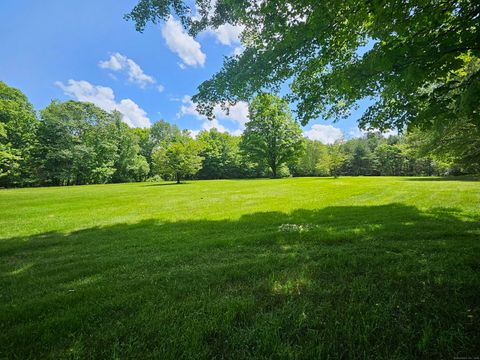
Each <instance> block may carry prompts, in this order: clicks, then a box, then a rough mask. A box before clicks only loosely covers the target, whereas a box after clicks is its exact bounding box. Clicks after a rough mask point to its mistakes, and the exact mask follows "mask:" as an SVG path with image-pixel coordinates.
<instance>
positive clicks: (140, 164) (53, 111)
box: [0, 82, 478, 187]
mask: <svg viewBox="0 0 480 360" xmlns="http://www.w3.org/2000/svg"><path fill="white" fill-rule="evenodd" d="M249 118H250V120H249V122H248V123H247V124H246V129H245V131H244V133H243V135H241V136H233V135H230V134H228V133H221V132H219V131H218V130H216V129H211V130H209V131H206V130H204V131H201V132H200V133H199V134H198V135H197V136H196V138H195V139H193V138H192V137H191V134H190V133H189V131H188V130H181V129H180V128H178V127H177V126H176V125H174V124H170V123H168V122H166V121H164V120H159V121H157V122H155V123H154V124H153V125H152V126H151V127H150V128H145V129H140V128H130V127H129V126H128V125H126V124H125V123H124V122H123V121H122V115H121V114H120V113H119V112H116V111H114V112H111V113H109V112H106V111H104V110H102V109H100V108H99V107H97V106H95V105H94V104H91V103H85V102H79V101H72V100H70V101H66V102H60V101H58V100H54V101H52V102H51V103H50V104H49V105H48V106H47V107H46V108H45V109H42V110H40V111H39V112H38V114H37V112H36V111H35V110H34V108H33V106H32V105H31V103H30V102H29V101H28V99H27V97H26V96H25V95H24V94H23V93H22V92H21V91H20V90H18V89H15V88H12V87H9V86H7V85H6V84H5V83H2V82H0V186H1V187H23V186H49V185H56V186H63V185H81V184H99V183H117V182H132V181H146V180H160V179H164V180H176V181H177V182H180V181H181V180H182V179H230V178H256V177H269V176H271V177H285V176H340V175H367V176H368V175H394V176H395V175H444V174H450V173H454V174H458V173H462V172H469V171H470V172H471V171H472V170H473V171H478V167H476V168H475V167H473V168H472V166H471V165H472V162H471V161H470V160H469V158H468V157H467V158H466V159H465V158H462V157H460V158H459V157H458V156H456V157H452V156H450V157H449V156H448V154H445V153H441V154H438V153H437V152H436V151H435V149H434V148H432V146H431V144H432V142H433V143H434V141H433V140H432V135H431V134H428V133H425V132H422V133H420V132H413V133H409V134H407V135H396V136H390V137H388V138H385V137H384V136H382V135H381V134H380V133H378V132H377V133H375V132H370V133H366V134H365V135H364V136H363V137H361V138H354V139H350V140H347V141H338V142H336V143H335V144H331V145H325V144H322V143H321V142H319V141H315V140H310V139H306V138H304V137H303V135H302V131H301V128H300V127H299V125H298V123H297V122H296V121H295V120H294V119H293V116H292V113H291V111H290V109H289V107H288V103H287V102H286V101H285V100H283V99H281V98H279V97H277V96H275V95H272V94H260V95H259V96H257V97H256V98H255V99H254V100H253V101H252V102H251V103H250V114H249ZM465 164H467V165H468V166H466V165H465Z"/></svg>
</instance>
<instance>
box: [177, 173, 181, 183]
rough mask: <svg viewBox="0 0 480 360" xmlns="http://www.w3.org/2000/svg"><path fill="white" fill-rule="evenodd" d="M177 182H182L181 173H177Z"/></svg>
mask: <svg viewBox="0 0 480 360" xmlns="http://www.w3.org/2000/svg"><path fill="white" fill-rule="evenodd" d="M177 184H180V175H179V174H177Z"/></svg>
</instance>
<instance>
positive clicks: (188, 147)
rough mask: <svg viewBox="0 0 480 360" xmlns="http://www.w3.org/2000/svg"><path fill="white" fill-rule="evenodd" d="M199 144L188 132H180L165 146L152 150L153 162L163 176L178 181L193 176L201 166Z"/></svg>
mask: <svg viewBox="0 0 480 360" xmlns="http://www.w3.org/2000/svg"><path fill="white" fill-rule="evenodd" d="M199 151H200V148H199V144H198V143H197V142H196V141H194V140H193V139H192V138H191V137H190V136H189V135H188V134H182V135H180V136H178V137H176V138H175V140H174V141H172V142H170V143H169V144H168V145H166V146H159V147H157V148H156V149H155V150H154V152H153V156H152V157H153V162H154V163H155V165H156V169H157V171H158V173H159V175H161V176H162V177H164V178H170V179H174V180H176V181H177V184H179V183H180V181H181V180H182V179H184V178H185V177H189V176H194V175H195V174H196V173H197V172H198V170H200V168H201V167H202V160H203V158H202V157H201V156H200V155H199Z"/></svg>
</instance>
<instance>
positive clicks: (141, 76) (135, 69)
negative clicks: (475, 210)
mask: <svg viewBox="0 0 480 360" xmlns="http://www.w3.org/2000/svg"><path fill="white" fill-rule="evenodd" d="M98 66H100V67H101V68H102V69H109V70H112V71H124V72H125V73H126V74H127V75H128V81H130V82H132V83H135V84H137V85H139V86H140V87H141V88H145V86H147V85H148V84H155V83H156V81H155V79H154V78H153V76H150V75H147V74H145V73H144V72H143V70H142V68H141V67H140V65H138V64H137V63H136V62H135V61H133V60H132V59H129V58H128V57H126V56H125V55H122V54H120V53H118V52H117V53H115V54H112V55H110V59H108V60H105V61H100V62H99V63H98ZM160 86H161V85H160Z"/></svg>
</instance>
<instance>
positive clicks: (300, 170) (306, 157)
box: [293, 139, 329, 176]
mask: <svg viewBox="0 0 480 360" xmlns="http://www.w3.org/2000/svg"><path fill="white" fill-rule="evenodd" d="M304 143H305V151H304V152H303V153H302V154H301V155H300V157H299V158H298V161H297V163H296V164H295V165H294V166H293V168H294V169H293V174H294V175H296V176H325V175H328V174H329V172H328V171H327V169H326V168H325V166H323V164H324V163H325V158H326V156H327V145H324V144H322V143H321V142H320V141H316V140H310V139H305V140H304Z"/></svg>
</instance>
